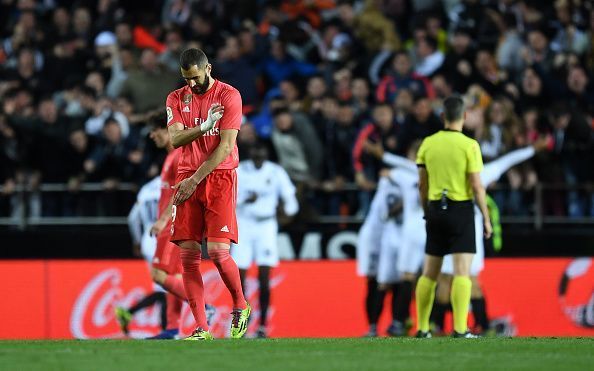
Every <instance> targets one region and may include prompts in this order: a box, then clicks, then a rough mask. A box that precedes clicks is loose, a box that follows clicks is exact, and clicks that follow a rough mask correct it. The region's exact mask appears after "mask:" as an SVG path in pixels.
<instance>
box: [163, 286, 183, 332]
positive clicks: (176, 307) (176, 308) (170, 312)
mask: <svg viewBox="0 0 594 371" xmlns="http://www.w3.org/2000/svg"><path fill="white" fill-rule="evenodd" d="M165 299H166V300H167V330H171V329H176V330H177V329H179V317H180V315H181V309H182V304H183V301H181V300H180V299H179V298H178V297H177V296H175V295H173V294H171V293H169V292H168V293H165Z"/></svg>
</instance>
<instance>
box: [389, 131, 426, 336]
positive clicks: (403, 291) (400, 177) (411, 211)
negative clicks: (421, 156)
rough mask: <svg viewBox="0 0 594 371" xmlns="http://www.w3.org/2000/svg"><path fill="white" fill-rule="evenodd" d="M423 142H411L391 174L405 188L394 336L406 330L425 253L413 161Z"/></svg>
mask: <svg viewBox="0 0 594 371" xmlns="http://www.w3.org/2000/svg"><path fill="white" fill-rule="evenodd" d="M420 144H421V142H420V141H417V142H415V143H413V144H412V145H411V146H410V148H409V150H408V152H407V158H403V157H398V158H397V160H396V162H392V163H391V165H392V166H394V167H393V168H392V169H391V170H390V171H389V175H388V176H389V178H390V179H391V180H392V182H394V183H396V184H398V186H399V187H400V189H401V190H402V201H403V224H402V239H401V244H400V250H399V252H398V259H397V261H396V271H397V272H398V278H399V279H398V283H397V284H396V287H395V290H394V292H395V293H396V297H395V298H394V302H393V307H394V308H393V311H394V320H393V321H392V325H391V326H390V328H389V329H388V333H389V334H390V335H392V336H402V335H405V334H406V326H405V324H406V321H407V320H408V319H409V317H410V303H411V301H412V293H413V288H414V284H415V281H416V279H417V274H418V272H419V270H420V268H421V266H422V265H423V257H424V253H425V241H426V233H425V221H424V219H423V209H422V207H421V201H420V198H419V191H418V183H419V174H418V171H417V168H416V164H415V163H414V160H415V159H416V153H417V150H418V148H419V146H420Z"/></svg>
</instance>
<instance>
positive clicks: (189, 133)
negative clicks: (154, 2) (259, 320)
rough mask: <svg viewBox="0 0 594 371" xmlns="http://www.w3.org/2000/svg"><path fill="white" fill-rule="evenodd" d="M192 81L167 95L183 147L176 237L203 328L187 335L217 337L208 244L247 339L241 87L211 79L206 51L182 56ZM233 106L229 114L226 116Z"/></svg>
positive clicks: (237, 328)
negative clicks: (240, 197) (208, 305)
mask: <svg viewBox="0 0 594 371" xmlns="http://www.w3.org/2000/svg"><path fill="white" fill-rule="evenodd" d="M180 65H181V75H182V77H183V78H184V79H185V80H186V83H187V85H186V86H184V87H183V88H180V89H177V90H175V91H173V92H172V93H170V94H169V96H168V97H167V103H166V106H167V125H168V130H169V135H170V136H171V142H172V144H173V146H174V147H175V148H178V147H182V149H181V151H182V153H181V156H180V160H179V164H178V172H177V178H176V182H177V184H176V185H175V186H174V189H175V190H176V192H175V196H174V200H173V204H174V206H173V208H172V226H171V241H172V242H174V243H175V244H177V245H178V246H179V247H180V248H181V252H180V257H181V263H182V267H183V273H182V278H183V283H184V289H185V292H186V296H187V299H188V302H189V304H190V308H191V309H192V314H193V315H194V319H195V320H196V324H197V328H196V330H195V331H194V332H193V333H192V335H191V336H189V337H188V338H186V339H187V340H211V339H212V338H213V337H212V335H211V334H210V332H209V331H208V324H207V323H206V315H205V311H204V284H203V282H202V275H201V274H200V261H201V259H202V256H201V243H202V240H203V239H206V247H207V250H208V255H209V256H210V258H211V259H212V260H213V262H214V264H215V266H216V267H217V269H218V271H219V274H220V275H221V278H222V279H223V282H224V283H225V285H226V286H227V289H228V290H229V292H230V293H231V297H232V298H233V311H232V320H231V337H232V338H241V337H243V335H244V334H245V332H246V330H247V322H248V318H249V315H250V312H251V308H250V306H249V304H248V303H247V302H246V301H245V298H244V296H243V290H242V286H241V279H240V275H239V269H238V268H237V265H236V264H235V261H234V260H233V258H232V257H231V255H230V254H229V249H230V245H231V242H235V243H237V242H238V241H237V240H238V238H237V233H238V232H237V220H236V217H235V206H236V193H237V174H236V173H235V168H236V167H237V165H238V163H239V155H238V151H237V144H236V139H237V133H238V131H239V126H240V125H241V116H242V113H241V96H240V94H239V92H238V91H237V89H235V88H234V87H232V86H230V85H228V84H225V83H223V82H221V81H218V80H216V79H213V78H211V76H210V73H211V70H212V65H211V64H210V63H209V62H208V59H207V57H206V55H205V54H204V52H203V51H201V50H199V49H194V48H192V49H187V50H185V51H184V52H183V53H182V55H181V57H180ZM224 111H226V114H223V113H224Z"/></svg>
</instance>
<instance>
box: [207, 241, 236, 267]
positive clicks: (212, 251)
mask: <svg viewBox="0 0 594 371" xmlns="http://www.w3.org/2000/svg"><path fill="white" fill-rule="evenodd" d="M208 256H210V258H211V259H212V261H213V263H214V264H215V265H216V266H219V265H220V264H222V263H223V262H224V261H226V260H227V259H229V258H230V257H231V255H230V254H229V246H228V245H225V244H219V243H214V244H212V245H211V244H209V246H208Z"/></svg>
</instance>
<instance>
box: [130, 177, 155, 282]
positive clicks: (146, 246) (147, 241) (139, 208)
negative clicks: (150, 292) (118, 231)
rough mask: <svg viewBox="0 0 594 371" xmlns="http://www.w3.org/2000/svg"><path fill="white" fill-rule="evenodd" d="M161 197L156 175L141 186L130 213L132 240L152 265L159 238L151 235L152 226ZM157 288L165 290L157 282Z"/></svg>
mask: <svg viewBox="0 0 594 371" xmlns="http://www.w3.org/2000/svg"><path fill="white" fill-rule="evenodd" d="M160 197H161V178H160V177H155V178H154V179H153V180H151V181H149V182H148V183H146V184H145V185H143V186H142V188H140V191H138V195H137V196H136V203H135V204H134V206H132V210H130V213H129V214H128V228H129V229H130V234H131V235H132V241H133V242H134V243H139V244H140V252H141V253H142V257H143V258H144V260H146V262H147V263H148V264H149V265H151V262H152V260H153V256H154V255H155V250H156V249H157V238H156V237H155V236H151V234H150V232H151V227H152V226H153V224H155V222H156V221H157V214H158V212H159V198H160ZM154 288H155V290H159V291H163V288H162V287H161V286H159V285H157V284H155V285H154Z"/></svg>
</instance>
